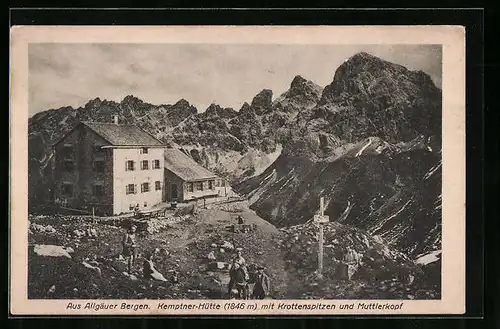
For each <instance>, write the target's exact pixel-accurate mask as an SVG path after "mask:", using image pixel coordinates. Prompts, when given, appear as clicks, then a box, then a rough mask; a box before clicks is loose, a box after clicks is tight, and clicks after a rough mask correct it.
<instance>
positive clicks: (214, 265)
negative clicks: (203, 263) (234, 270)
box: [207, 262, 229, 270]
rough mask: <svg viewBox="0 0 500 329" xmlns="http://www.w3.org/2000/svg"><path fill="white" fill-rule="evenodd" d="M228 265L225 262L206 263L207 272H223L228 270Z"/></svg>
mask: <svg viewBox="0 0 500 329" xmlns="http://www.w3.org/2000/svg"><path fill="white" fill-rule="evenodd" d="M228 267H229V264H228V263H225V262H211V263H208V265H207V269H208V270H223V269H225V268H228Z"/></svg>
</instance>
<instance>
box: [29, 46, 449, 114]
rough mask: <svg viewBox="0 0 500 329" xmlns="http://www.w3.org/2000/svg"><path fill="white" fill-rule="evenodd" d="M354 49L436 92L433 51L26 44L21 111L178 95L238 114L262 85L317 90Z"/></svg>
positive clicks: (437, 63) (201, 106) (171, 99)
mask: <svg viewBox="0 0 500 329" xmlns="http://www.w3.org/2000/svg"><path fill="white" fill-rule="evenodd" d="M360 51H365V52H368V53H371V54H372V55H375V56H378V57H380V58H382V59H385V60H388V61H390V62H394V63H398V64H401V65H404V66H406V67H407V68H409V69H412V70H422V71H424V72H426V73H428V74H429V75H430V76H431V77H432V79H433V81H434V83H435V84H436V85H437V86H438V87H440V88H441V56H442V54H441V46H424V45H398V46H388V45H381V46H376V45H355V46H344V45H340V46H339V45H220V44H219V45H217V44H30V46H29V111H30V115H33V114H35V113H37V112H39V111H43V110H48V109H51V108H59V107H62V106H67V105H70V106H73V107H75V108H76V107H79V106H83V105H85V103H87V102H88V101H89V100H90V99H93V98H96V97H99V98H101V99H108V100H113V101H117V102H119V101H121V100H122V99H123V98H124V97H125V96H127V95H134V96H136V97H138V98H140V99H142V100H143V101H145V102H148V103H152V104H156V105H158V104H173V103H175V102H177V101H178V100H179V99H181V98H184V99H186V100H187V101H189V102H190V103H191V104H192V105H194V106H196V107H197V108H198V110H199V111H204V110H205V109H206V108H207V107H208V106H209V105H210V104H211V103H217V104H219V105H221V106H223V107H233V108H234V109H235V110H239V109H240V107H241V105H242V104H243V103H244V102H245V101H246V102H250V101H251V100H252V98H253V96H255V94H257V93H258V92H259V91H261V90H262V89H264V88H267V89H271V90H273V93H274V96H273V98H274V97H277V96H279V95H280V94H281V93H282V92H284V91H286V90H287V89H288V88H289V86H290V82H291V81H292V79H293V77H294V76H296V75H301V76H303V77H304V78H306V79H308V80H312V81H314V82H315V83H317V84H319V85H321V86H322V87H324V86H326V85H327V84H329V83H330V82H331V81H332V80H333V75H334V73H335V70H336V69H337V67H338V66H339V65H341V64H342V63H343V62H344V61H345V60H346V59H347V58H349V57H350V56H352V55H354V54H355V53H357V52H360Z"/></svg>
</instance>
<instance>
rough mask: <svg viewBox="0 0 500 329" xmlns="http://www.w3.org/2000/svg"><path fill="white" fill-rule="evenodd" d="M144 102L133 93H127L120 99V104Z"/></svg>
mask: <svg viewBox="0 0 500 329" xmlns="http://www.w3.org/2000/svg"><path fill="white" fill-rule="evenodd" d="M142 103H144V102H143V101H142V100H141V99H139V98H137V97H135V96H134V95H127V96H125V98H124V99H123V100H122V101H121V104H142Z"/></svg>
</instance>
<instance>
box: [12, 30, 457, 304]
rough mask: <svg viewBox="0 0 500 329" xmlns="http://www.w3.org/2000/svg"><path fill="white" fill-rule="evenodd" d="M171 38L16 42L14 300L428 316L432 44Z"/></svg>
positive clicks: (439, 81)
mask: <svg viewBox="0 0 500 329" xmlns="http://www.w3.org/2000/svg"><path fill="white" fill-rule="evenodd" d="M185 29H187V30H189V29H188V28H185ZM219 29H224V28H223V27H221V28H219ZM226 29H229V30H230V28H226ZM199 33H200V32H199ZM260 33H261V34H260V35H262V31H260ZM335 33H341V30H337V32H335ZM235 35H238V34H237V33H235ZM388 35H390V34H388ZM250 39H251V38H250ZM285 39H286V38H285ZM389 39H390V38H389ZM303 40H307V39H305V38H304V39H303ZM353 40H354V41H355V39H353ZM394 40H395V41H397V40H398V39H397V38H395V39H394ZM174 41H175V40H167V41H163V42H161V41H158V42H152V41H150V40H149V41H147V42H142V43H141V42H137V41H130V42H115V41H113V39H107V40H101V42H95V41H94V42H92V40H90V41H88V42H87V41H85V39H83V40H80V41H79V42H69V41H67V40H61V41H57V40H56V41H54V42H47V41H45V42H30V43H27V44H26V45H25V53H26V55H25V56H26V60H27V61H26V66H27V67H26V68H25V70H26V72H25V74H26V75H27V76H26V80H25V84H24V85H23V88H24V89H25V95H24V98H23V99H24V100H25V101H26V104H24V109H25V112H26V113H25V114H24V118H25V119H23V120H27V121H25V122H24V125H26V128H25V129H23V130H22V132H23V134H24V135H25V136H22V138H24V140H25V143H26V144H25V145H27V146H26V150H25V152H24V156H26V158H25V160H24V161H26V170H27V176H26V177H23V178H21V179H24V180H25V181H26V183H25V184H26V194H25V195H26V198H25V199H26V200H25V201H24V202H25V207H26V210H25V211H26V213H25V215H26V217H25V218H21V216H20V217H19V218H11V222H12V223H13V224H12V225H11V227H12V231H11V234H14V231H17V230H21V228H23V230H24V228H25V231H26V232H23V233H22V234H24V235H23V238H21V239H20V240H19V241H20V242H19V243H20V244H22V243H24V252H25V258H24V259H22V260H23V261H24V260H25V265H24V269H23V271H25V274H26V277H25V281H26V282H24V283H22V285H23V287H25V294H26V299H27V300H28V301H29V300H31V301H40V300H59V301H61V300H63V305H64V306H62V307H61V310H60V311H64V312H68V311H71V310H72V309H74V310H84V311H94V312H95V311H99V310H104V311H116V310H117V309H120V308H121V309H124V308H125V310H133V311H136V310H141V308H142V309H145V310H146V311H147V312H153V313H155V312H157V311H158V310H161V309H162V308H164V309H170V310H173V309H176V308H173V307H174V306H172V308H170V306H169V305H167V304H163V306H160V304H161V303H159V301H165V300H178V301H189V300H190V301H194V300H204V301H206V303H201V304H200V303H199V304H197V306H196V307H194V309H196V310H197V312H201V311H203V310H205V309H210V307H215V306H214V305H216V304H210V303H208V301H214V300H215V301H226V302H227V301H231V302H233V303H240V302H246V303H249V304H243V305H249V306H248V307H247V308H248V309H250V310H251V305H253V304H252V303H253V301H259V303H262V301H261V300H264V301H263V302H267V301H273V300H277V301H280V300H284V301H286V300H294V301H299V302H300V301H301V300H302V301H306V302H308V303H311V302H314V301H321V300H329V301H333V302H335V301H336V302H341V301H343V300H346V301H347V300H349V301H360V302H354V303H353V304H352V305H354V306H353V307H354V309H353V308H352V307H351V308H350V306H349V304H345V305H344V306H342V304H337V305H336V306H335V304H328V305H330V306H328V307H330V308H332V309H333V310H335V309H336V310H338V309H339V307H340V308H342V307H344V308H346V309H347V310H349V309H350V310H353V312H361V311H366V310H370V309H378V310H382V311H383V310H392V311H394V310H396V311H397V310H398V307H399V310H401V307H402V305H403V303H404V302H408V301H409V302H411V301H436V302H441V301H442V299H443V284H445V279H446V277H444V275H443V273H444V272H443V264H442V261H443V260H444V259H446V257H448V259H449V260H450V261H452V260H453V257H457V258H460V257H461V256H463V255H461V254H460V252H463V250H462V251H461V249H460V246H461V244H463V243H464V241H463V239H464V238H461V237H460V236H459V235H455V238H457V239H462V240H461V241H460V242H459V244H458V246H459V248H456V252H457V254H456V256H454V255H453V250H450V249H448V250H446V252H445V251H444V248H443V239H444V235H445V234H444V231H443V229H444V228H443V226H444V225H443V221H444V216H443V194H444V193H445V192H444V182H443V177H444V176H443V175H446V173H445V172H444V169H443V168H444V166H443V153H444V152H446V151H445V147H444V142H443V140H444V135H445V134H446V132H445V129H444V127H443V126H444V124H445V121H446V119H445V116H444V112H445V110H444V106H443V104H444V103H443V93H444V85H445V84H444V77H443V72H445V71H444V64H443V58H444V53H445V52H446V50H445V48H444V46H443V44H438V43H431V44H428V43H423V42H422V43H418V42H417V43H415V42H414V43H405V42H400V43H398V42H395V43H390V40H389V43H388V42H387V40H386V42H380V43H376V42H375V43H373V42H372V43H369V42H366V35H365V42H361V41H360V42H358V43H356V42H352V43H346V42H345V41H344V42H338V43H335V42H331V41H330V42H314V43H305V42H301V43H287V42H279V41H278V40H275V41H270V42H267V43H258V42H253V43H252V42H251V41H248V42H245V40H242V41H240V42H238V41H237V40H233V41H232V42H231V40H229V41H227V42H220V41H217V40H213V41H212V42H210V39H207V40H206V41H205V42H188V41H187V40H183V41H182V42H174ZM462 51H463V49H462ZM11 111H12V110H11ZM20 111H22V110H20ZM447 111H448V113H450V112H453V111H455V112H454V114H453V115H455V116H457V113H458V117H460V116H463V113H462V112H463V111H464V109H460V107H457V106H456V104H454V105H453V106H451V107H448V110H447ZM457 111H458V112H457ZM461 111H462V112H461ZM455 122H456V121H455ZM458 122H459V124H460V121H458ZM455 129H457V125H456V124H455ZM443 132H445V133H443ZM12 133H13V134H17V133H19V134H20V133H21V131H12ZM457 133H458V136H461V135H460V134H461V133H463V134H465V131H463V132H461V131H458V132H456V133H455V136H457V135H456V134H457ZM448 143H450V141H448ZM451 143H453V141H451ZM449 150H451V148H450V149H449ZM13 152H14V151H13ZM448 152H449V151H448ZM457 155H458V156H460V154H456V155H455V156H457ZM462 161H463V162H464V159H459V161H457V162H455V164H456V165H457V166H458V167H459V166H460V163H461V162H462ZM452 162H453V161H452ZM447 165H448V166H450V165H451V166H452V167H453V165H454V164H453V163H450V161H449V160H448V164H447ZM11 170H13V171H15V170H16V167H15V166H12V169H11ZM456 182H457V184H458V185H455V187H454V189H455V190H457V189H459V188H460V187H461V186H460V185H459V184H460V182H459V181H456ZM452 189H453V187H452ZM459 193H460V192H459ZM459 195H460V194H459ZM463 202H465V199H463V200H461V201H460V200H458V202H456V203H457V205H461V204H463ZM452 203H453V202H452ZM14 210H15V209H14ZM461 211H464V210H463V209H462V210H461ZM13 216H14V215H13ZM461 221H462V219H461V218H460V217H457V218H455V222H456V225H457V227H459V228H458V230H460V227H461V225H463V223H462V222H461ZM18 222H19V223H20V222H24V224H23V225H19V226H17V225H16V223H18ZM453 222H454V219H453V218H452V219H451V222H450V219H448V223H450V224H451V225H453ZM458 232H460V231H458ZM16 234H17V232H16ZM19 234H21V233H19ZM24 237H25V238H24ZM452 238H453V237H452ZM23 239H25V240H23ZM449 241H450V244H451V243H452V242H453V241H451V240H449ZM450 244H448V248H450ZM451 248H453V246H451ZM19 250H22V248H20V249H19ZM443 255H445V256H444V257H443ZM23 257H24V256H23ZM18 261H21V260H18ZM460 262H463V259H462V260H460V261H458V263H456V264H458V267H457V265H456V264H455V263H453V264H452V266H451V268H452V271H453V268H455V270H459V269H460V264H461V263H460ZM449 264H450V263H449ZM13 265H14V264H13ZM462 270H463V269H462ZM448 274H450V272H448ZM451 274H453V273H451ZM461 274H463V273H461ZM459 275H460V273H459ZM11 280H16V281H17V280H19V281H22V280H23V279H22V276H21V277H19V276H15V277H12V279H11ZM457 282H461V281H460V280H458V281H457ZM462 283H463V282H462ZM455 293H457V294H460V293H463V292H460V291H455ZM111 300H119V301H120V302H117V303H116V304H115V303H114V302H111ZM128 300H143V301H144V300H154V301H156V302H155V303H153V304H141V303H132V302H130V303H129V302H128ZM462 300H463V299H462ZM83 301H85V302H83ZM361 301H364V302H361ZM366 301H369V302H366ZM377 301H381V302H380V303H377ZM382 301H384V302H387V301H389V302H390V301H392V302H393V303H392V304H384V303H382ZM123 305H125V306H123ZM150 305H151V306H150ZM210 305H212V306H210ZM222 305H224V304H222ZM232 305H239V304H232ZM256 305H257V304H256ZM262 305H263V304H262ZM271 305H272V306H271ZM279 305H280V304H276V306H275V305H274V304H269V306H268V307H269V309H266V308H265V307H264V309H263V310H266V311H268V312H273V310H276V307H277V306H278V307H279ZM309 305H311V304H309ZM318 305H319V304H318ZM331 305H334V306H333V307H332V306H331ZM461 306H463V305H461ZM224 307H229V309H232V310H233V311H234V309H236V310H238V308H239V307H238V306H234V307H230V306H224ZM256 307H257V308H259V309H262V307H263V306H261V304H259V306H256ZM318 308H319V309H321V307H320V306H318ZM225 309H226V310H227V308H225ZM290 309H291V310H293V309H294V308H293V307H288V306H286V305H285V304H283V305H282V306H281V309H280V310H281V311H282V312H283V311H286V310H290ZM305 309H307V308H305ZM341 310H342V309H341ZM254 311H256V312H257V313H258V310H254Z"/></svg>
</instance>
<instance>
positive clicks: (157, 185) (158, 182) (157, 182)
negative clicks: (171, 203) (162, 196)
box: [155, 180, 161, 191]
mask: <svg viewBox="0 0 500 329" xmlns="http://www.w3.org/2000/svg"><path fill="white" fill-rule="evenodd" d="M155 190H156V191H159V190H161V182H160V181H159V180H157V181H156V182H155Z"/></svg>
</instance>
